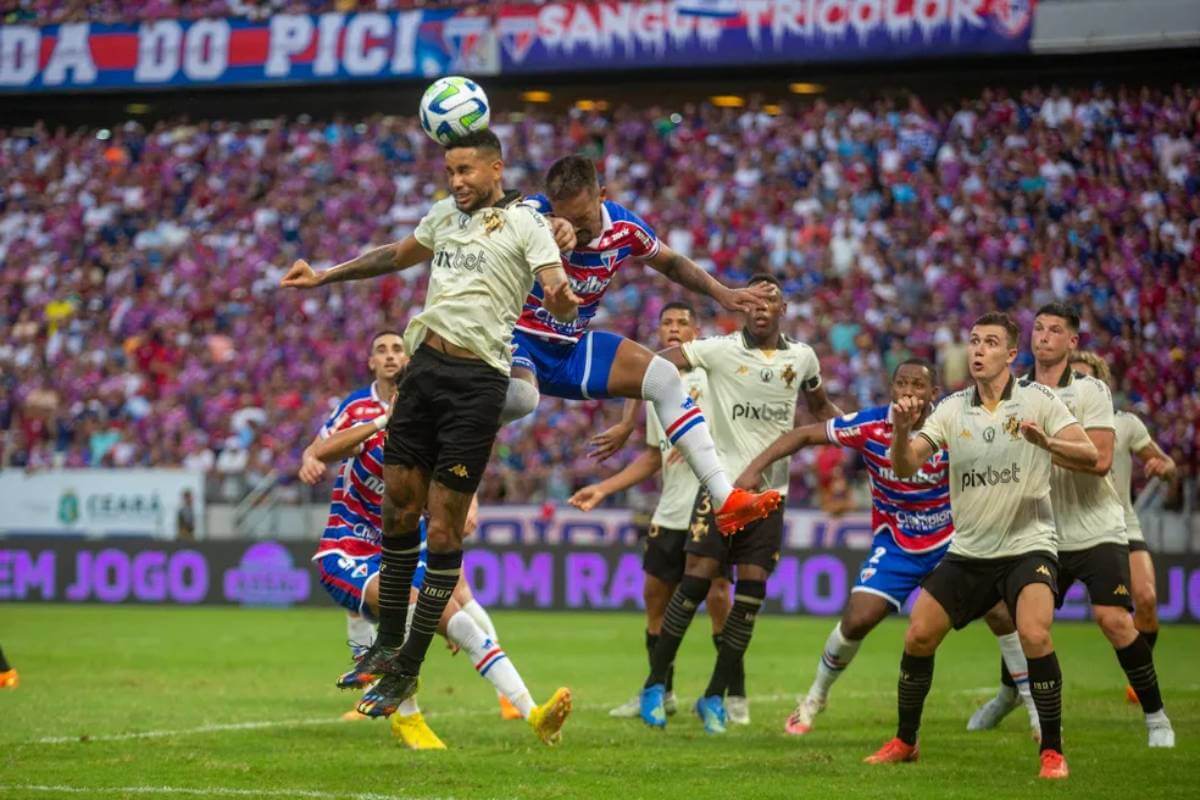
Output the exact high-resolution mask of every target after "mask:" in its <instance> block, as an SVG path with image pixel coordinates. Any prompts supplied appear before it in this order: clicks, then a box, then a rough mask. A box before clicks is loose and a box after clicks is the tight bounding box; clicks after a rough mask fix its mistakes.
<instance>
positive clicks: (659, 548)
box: [642, 525, 688, 583]
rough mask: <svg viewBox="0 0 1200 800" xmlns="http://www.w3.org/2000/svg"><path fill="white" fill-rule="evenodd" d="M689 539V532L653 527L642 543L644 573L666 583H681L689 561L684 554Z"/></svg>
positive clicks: (658, 526) (659, 526)
mask: <svg viewBox="0 0 1200 800" xmlns="http://www.w3.org/2000/svg"><path fill="white" fill-rule="evenodd" d="M687 537H688V532H687V531H686V530H684V529H682V528H664V527H662V526H661V525H651V526H650V531H649V532H648V533H647V534H646V538H645V539H644V540H643V541H642V549H643V553H642V572H645V573H646V574H647V575H653V576H654V577H656V578H658V579H659V580H660V581H663V582H665V583H679V581H680V580H682V579H683V564H684V561H686V560H687V555H686V554H685V553H684V552H683V545H684V542H686V541H687Z"/></svg>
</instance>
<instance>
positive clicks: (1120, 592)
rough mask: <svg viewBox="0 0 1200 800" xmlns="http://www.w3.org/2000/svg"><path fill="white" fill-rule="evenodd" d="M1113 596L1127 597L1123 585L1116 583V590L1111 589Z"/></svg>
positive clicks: (1127, 593)
mask: <svg viewBox="0 0 1200 800" xmlns="http://www.w3.org/2000/svg"><path fill="white" fill-rule="evenodd" d="M1113 594H1117V595H1122V596H1123V597H1128V596H1129V590H1128V589H1127V588H1125V584H1123V583H1118V584H1117V588H1115V589H1113Z"/></svg>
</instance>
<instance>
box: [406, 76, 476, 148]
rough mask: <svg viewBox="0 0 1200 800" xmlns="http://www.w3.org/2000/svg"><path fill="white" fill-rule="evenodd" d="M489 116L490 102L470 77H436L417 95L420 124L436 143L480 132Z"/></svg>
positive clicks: (443, 142)
mask: <svg viewBox="0 0 1200 800" xmlns="http://www.w3.org/2000/svg"><path fill="white" fill-rule="evenodd" d="M491 118H492V110H491V104H490V103H488V98H487V95H486V94H485V93H484V91H483V87H482V86H480V85H479V84H478V83H476V82H475V81H473V80H471V79H470V78H462V77H459V76H457V75H451V76H448V77H445V78H439V79H438V80H436V81H434V82H433V83H432V84H431V85H430V87H429V88H428V89H426V90H425V94H424V95H423V96H422V97H421V127H422V128H424V129H425V133H427V134H429V136H430V138H432V139H433V140H434V141H435V142H437V143H438V144H442V145H447V144H450V143H451V142H453V141H454V140H455V139H458V138H461V137H463V136H466V135H467V134H468V133H474V132H475V131H481V130H483V129H484V128H486V127H487V126H488V122H489V121H490V120H491Z"/></svg>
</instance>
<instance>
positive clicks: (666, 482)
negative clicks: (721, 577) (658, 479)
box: [646, 369, 708, 530]
mask: <svg viewBox="0 0 1200 800" xmlns="http://www.w3.org/2000/svg"><path fill="white" fill-rule="evenodd" d="M680 377H681V378H682V379H683V389H684V391H685V392H687V393H688V396H689V397H691V398H692V400H694V401H696V404H697V405H699V406H700V411H701V412H702V413H704V415H705V416H706V417H707V416H708V411H707V410H706V409H707V407H708V376H707V375H706V374H705V372H704V370H702V369H692V370H688V371H687V372H684V373H683V374H682V375H681V376H680ZM646 444H647V445H649V446H650V447H657V448H658V451H659V452H660V453H662V472H661V475H662V494H661V495H659V498H658V505H657V506H656V507H655V509H654V518H653V519H651V520H650V522H651V523H652V524H654V525H658V526H660V527H663V528H672V529H674V530H683V529H685V528H687V526H688V525H689V524H690V523H691V521H692V506H693V505H695V503H696V495H697V494H699V492H700V479H699V478H697V477H696V473H694V472H692V468H691V467H689V466H688V463H687V462H686V461H684V460H683V459H679V460H678V461H676V462H675V463H674V464H668V463H667V461H668V460H669V457H670V454H671V442H670V440H669V439H667V435H666V434H665V433H663V428H662V423H661V422H659V421H658V415H657V414H655V413H654V408H653V407H647V409H646Z"/></svg>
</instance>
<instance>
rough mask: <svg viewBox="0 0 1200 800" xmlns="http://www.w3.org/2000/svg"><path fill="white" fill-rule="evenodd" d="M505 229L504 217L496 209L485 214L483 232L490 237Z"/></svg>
mask: <svg viewBox="0 0 1200 800" xmlns="http://www.w3.org/2000/svg"><path fill="white" fill-rule="evenodd" d="M502 228H504V215H503V214H501V213H500V212H499V211H497V210H496V209H494V208H489V209H488V210H487V211H485V212H484V213H483V232H484V233H485V234H487V235H488V236H491V235H492V234H493V233H496V232H497V231H499V230H501V229H502Z"/></svg>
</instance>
